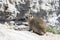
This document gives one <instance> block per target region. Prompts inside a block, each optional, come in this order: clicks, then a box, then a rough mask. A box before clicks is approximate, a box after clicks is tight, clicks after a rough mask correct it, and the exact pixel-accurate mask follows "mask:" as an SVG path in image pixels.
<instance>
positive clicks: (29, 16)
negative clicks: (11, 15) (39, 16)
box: [24, 13, 33, 21]
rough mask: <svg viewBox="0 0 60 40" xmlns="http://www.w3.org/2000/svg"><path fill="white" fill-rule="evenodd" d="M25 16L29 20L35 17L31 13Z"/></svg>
mask: <svg viewBox="0 0 60 40" xmlns="http://www.w3.org/2000/svg"><path fill="white" fill-rule="evenodd" d="M24 18H25V19H26V20H27V21H29V20H31V19H32V18H33V16H32V15H31V14H30V13H27V14H25V16H24Z"/></svg>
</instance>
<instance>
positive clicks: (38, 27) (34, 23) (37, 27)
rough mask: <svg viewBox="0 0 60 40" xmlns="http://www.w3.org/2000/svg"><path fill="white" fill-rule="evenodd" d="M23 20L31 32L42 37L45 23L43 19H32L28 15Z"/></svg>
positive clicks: (44, 31)
mask: <svg viewBox="0 0 60 40" xmlns="http://www.w3.org/2000/svg"><path fill="white" fill-rule="evenodd" d="M25 18H26V20H27V21H28V23H29V27H30V30H31V29H32V30H33V32H35V33H37V34H39V35H44V34H45V33H46V23H45V22H44V21H43V19H38V18H34V17H32V16H31V15H30V14H27V15H25Z"/></svg>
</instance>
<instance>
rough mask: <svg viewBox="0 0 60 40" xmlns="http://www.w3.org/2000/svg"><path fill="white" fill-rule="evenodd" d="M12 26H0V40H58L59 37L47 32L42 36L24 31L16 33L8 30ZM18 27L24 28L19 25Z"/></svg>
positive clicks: (11, 29)
mask: <svg viewBox="0 0 60 40" xmlns="http://www.w3.org/2000/svg"><path fill="white" fill-rule="evenodd" d="M10 27H12V26H9V25H6V24H0V40H60V35H58V34H53V33H49V32H47V33H46V34H45V35H43V36H39V35H37V34H35V33H32V32H29V31H27V30H25V31H18V30H14V29H13V28H10ZM20 27H23V28H24V27H25V28H27V27H26V26H24V25H21V26H20Z"/></svg>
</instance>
